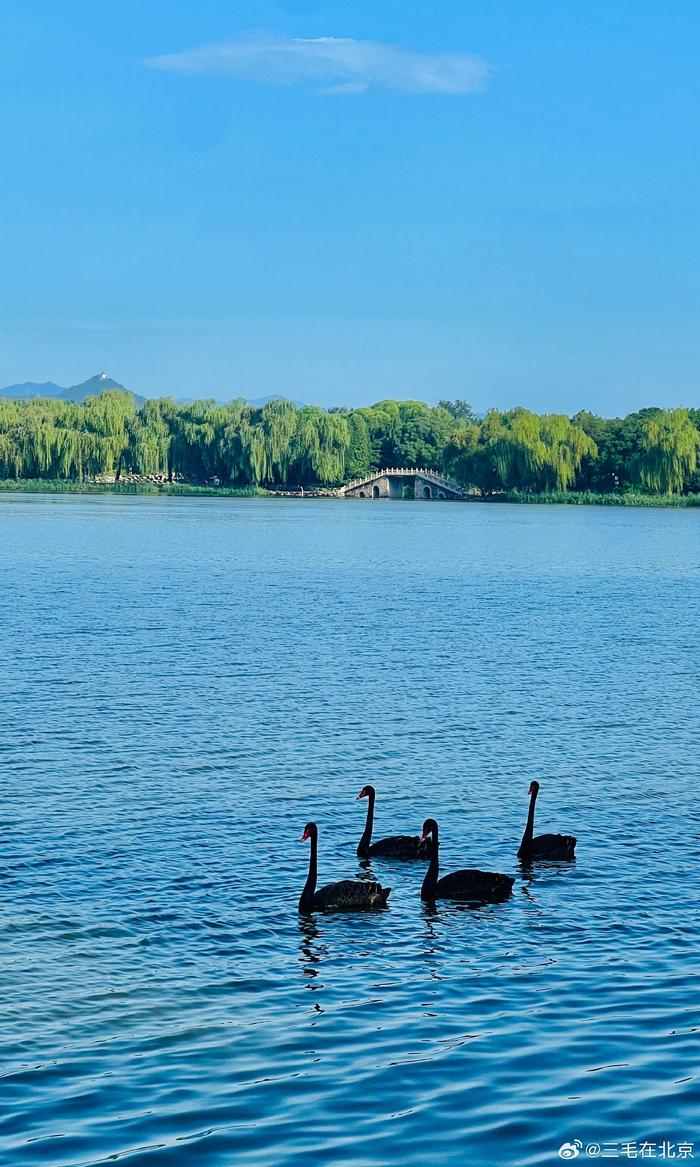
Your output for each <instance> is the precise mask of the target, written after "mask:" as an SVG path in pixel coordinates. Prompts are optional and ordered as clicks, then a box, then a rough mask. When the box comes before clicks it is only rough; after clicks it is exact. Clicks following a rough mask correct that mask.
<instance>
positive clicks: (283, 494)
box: [0, 478, 700, 508]
mask: <svg viewBox="0 0 700 1167" xmlns="http://www.w3.org/2000/svg"><path fill="white" fill-rule="evenodd" d="M0 493H6V494H7V493H13V494H121V495H161V496H162V495H166V496H167V495H170V496H173V497H180V498H187V497H195V498H197V497H199V498H202V497H216V498H287V499H340V498H341V497H342V496H341V495H339V493H338V491H337V490H328V489H323V488H317V489H315V490H304V491H303V493H302V491H301V490H298V489H297V490H291V489H290V490H272V489H270V490H268V489H265V488H264V487H262V486H205V485H200V484H197V483H193V482H159V483H154V482H148V481H143V482H89V481H84V482H72V481H70V480H67V479H60V478H59V479H56V478H3V479H0ZM350 501H357V502H358V505H359V501H361V500H350ZM396 501H399V502H401V501H404V502H405V501H413V500H410V499H408V500H406V499H403V500H401V499H399V500H396ZM453 501H457V502H468V503H469V502H471V503H475V502H478V503H514V504H518V503H521V504H522V503H527V504H529V505H530V506H534V505H548V506H557V505H558V506H617V507H676V508H677V507H700V494H672V495H667V494H641V493H639V492H638V491H633V490H628V491H624V492H620V493H618V494H612V493H610V494H600V493H596V492H595V491H592V490H586V491H578V492H577V491H565V490H553V491H546V492H539V493H535V492H528V491H519V490H504V491H500V492H499V493H494V494H489V495H482V494H478V493H476V492H475V493H473V494H469V495H467V497H466V498H465V499H459V500H453Z"/></svg>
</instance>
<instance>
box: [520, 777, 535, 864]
mask: <svg viewBox="0 0 700 1167" xmlns="http://www.w3.org/2000/svg"><path fill="white" fill-rule="evenodd" d="M537 793H538V792H537V791H536V790H533V792H532V794H531V795H530V806H529V809H528V812H527V823H526V824H525V833H524V834H523V841H522V843H521V844H520V850H521V851H526V850H527V849H528V847H530V846H531V845H532V837H533V835H534V833H535V803H536V801H537Z"/></svg>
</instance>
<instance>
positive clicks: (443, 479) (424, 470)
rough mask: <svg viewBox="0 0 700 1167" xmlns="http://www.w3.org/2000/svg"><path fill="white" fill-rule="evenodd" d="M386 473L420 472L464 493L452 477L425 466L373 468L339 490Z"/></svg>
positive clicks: (407, 475)
mask: <svg viewBox="0 0 700 1167" xmlns="http://www.w3.org/2000/svg"><path fill="white" fill-rule="evenodd" d="M388 474H393V475H394V476H395V477H397V476H398V477H401V478H414V477H415V476H416V475H417V474H420V475H421V477H422V478H429V479H432V480H433V481H434V482H436V483H438V484H439V485H440V486H445V487H447V489H448V490H455V491H459V493H460V494H462V493H464V488H463V487H462V486H460V485H459V483H458V482H455V481H454V480H453V479H452V478H446V477H445V475H444V474H440V473H439V471H437V470H428V468H427V467H425V466H416V467H408V466H386V467H384V469H383V470H375V471H374V472H373V473H372V474H365V475H364V477H363V478H355V479H353V481H352V482H347V483H346V484H345V485H344V486H342V487H341V490H343V491H345V490H354V489H355V487H357V486H362V485H364V483H366V482H373V481H374V480H375V479H377V478H384V477H385V476H386V475H388Z"/></svg>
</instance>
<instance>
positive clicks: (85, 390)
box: [57, 373, 146, 406]
mask: <svg viewBox="0 0 700 1167" xmlns="http://www.w3.org/2000/svg"><path fill="white" fill-rule="evenodd" d="M105 389H118V390H119V392H120V393H131V396H132V397H133V399H134V401H135V402H136V404H137V405H138V406H141V405H143V404H144V403H145V401H146V398H145V397H139V395H138V393H132V391H131V389H127V388H126V386H124V385H120V384H119V381H115V380H114V378H113V377H109V376H108V375H107V373H96V374H95V376H94V377H88V379H87V381H81V383H80V385H71V387H70V389H63V390H62V391H61V392H60V393H58V394H57V396H58V397H59V398H60V399H61V401H76V402H78V403H79V404H82V403H83V402H84V401H85V398H86V397H98V396H99V395H100V393H104V391H105Z"/></svg>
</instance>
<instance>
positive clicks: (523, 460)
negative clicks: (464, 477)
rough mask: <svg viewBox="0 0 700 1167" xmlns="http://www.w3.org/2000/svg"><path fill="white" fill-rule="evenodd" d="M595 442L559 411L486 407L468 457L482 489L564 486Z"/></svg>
mask: <svg viewBox="0 0 700 1167" xmlns="http://www.w3.org/2000/svg"><path fill="white" fill-rule="evenodd" d="M595 453H596V447H595V443H594V442H593V441H592V439H591V438H589V436H588V434H586V433H585V432H584V431H583V430H582V429H581V427H580V426H576V425H573V424H572V422H571V421H570V420H569V418H568V417H565V416H564V415H563V414H542V415H538V414H535V413H531V412H530V410H528V409H522V408H518V409H511V410H509V411H508V412H507V413H501V412H499V411H498V410H491V411H490V412H489V413H487V414H486V417H485V418H484V420H483V421H482V423H481V425H480V427H479V441H478V443H477V449H476V453H475V455H474V459H473V460H474V463H475V465H476V475H475V478H476V482H477V485H479V486H480V487H481V488H482V489H484V490H488V491H493V490H496V489H499V488H500V489H504V490H525V491H534V490H553V489H556V490H568V489H569V487H570V486H571V485H572V484H573V482H574V479H575V477H576V472H577V470H578V468H579V466H580V465H581V462H582V460H583V458H584V457H585V456H587V455H588V456H590V457H594V456H595Z"/></svg>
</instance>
